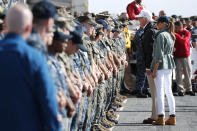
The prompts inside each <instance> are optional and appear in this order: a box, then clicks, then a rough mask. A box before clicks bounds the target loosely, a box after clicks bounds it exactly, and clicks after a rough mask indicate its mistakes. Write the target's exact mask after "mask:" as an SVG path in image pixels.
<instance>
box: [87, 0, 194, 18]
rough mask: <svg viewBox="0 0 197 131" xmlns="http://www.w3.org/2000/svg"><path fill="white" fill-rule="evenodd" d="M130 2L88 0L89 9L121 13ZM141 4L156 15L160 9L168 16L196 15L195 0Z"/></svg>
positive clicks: (122, 0)
mask: <svg viewBox="0 0 197 131" xmlns="http://www.w3.org/2000/svg"><path fill="white" fill-rule="evenodd" d="M130 2H132V0H90V11H91V12H94V13H99V12H102V11H106V10H108V11H109V12H110V13H121V12H125V11H126V6H127V5H128V3H130ZM143 4H144V5H145V6H146V7H147V9H149V10H150V11H152V12H154V13H155V14H156V15H158V13H159V11H160V10H165V11H166V13H167V15H168V16H171V15H172V14H177V15H182V16H183V17H189V16H192V15H197V0H143Z"/></svg>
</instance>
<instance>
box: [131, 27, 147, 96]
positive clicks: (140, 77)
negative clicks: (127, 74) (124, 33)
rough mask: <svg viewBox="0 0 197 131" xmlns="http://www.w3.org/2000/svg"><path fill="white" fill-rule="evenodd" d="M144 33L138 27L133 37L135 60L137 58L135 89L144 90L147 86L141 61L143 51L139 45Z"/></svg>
mask: <svg viewBox="0 0 197 131" xmlns="http://www.w3.org/2000/svg"><path fill="white" fill-rule="evenodd" d="M143 33H144V31H143V28H140V29H139V30H138V31H137V32H136V34H135V37H134V42H135V45H136V60H137V72H136V91H137V92H146V91H147V88H148V81H147V77H146V73H145V69H146V67H145V65H144V62H143V51H142V45H141V36H142V34H143Z"/></svg>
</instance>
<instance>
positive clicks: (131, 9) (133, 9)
mask: <svg viewBox="0 0 197 131" xmlns="http://www.w3.org/2000/svg"><path fill="white" fill-rule="evenodd" d="M143 9H144V6H143V5H138V4H136V2H135V1H133V2H131V3H130V4H129V5H128V6H127V13H128V15H129V19H130V20H137V18H136V17H135V16H136V15H139V14H140V12H141V10H143Z"/></svg>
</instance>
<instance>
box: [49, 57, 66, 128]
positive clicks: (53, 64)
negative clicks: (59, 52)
mask: <svg viewBox="0 0 197 131" xmlns="http://www.w3.org/2000/svg"><path fill="white" fill-rule="evenodd" d="M48 65H49V68H50V71H51V74H52V78H53V80H54V82H55V85H56V88H57V89H58V91H61V88H62V89H63V91H64V93H65V94H66V96H67V97H70V96H69V92H68V88H67V83H66V76H65V75H64V74H63V72H62V71H61V70H62V69H61V65H60V63H59V62H58V60H57V59H56V58H55V56H51V55H50V56H49V60H48ZM60 114H61V115H62V118H63V120H62V131H65V130H66V129H67V125H66V120H67V110H66V109H64V110H62V111H60Z"/></svg>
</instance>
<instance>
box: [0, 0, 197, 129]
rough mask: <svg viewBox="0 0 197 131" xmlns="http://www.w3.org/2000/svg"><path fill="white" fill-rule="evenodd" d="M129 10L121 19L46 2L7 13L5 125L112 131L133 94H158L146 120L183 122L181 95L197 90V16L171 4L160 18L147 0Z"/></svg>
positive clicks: (0, 78) (0, 33) (0, 55)
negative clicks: (173, 10)
mask: <svg viewBox="0 0 197 131" xmlns="http://www.w3.org/2000/svg"><path fill="white" fill-rule="evenodd" d="M126 9H127V13H122V14H121V15H120V16H118V17H112V16H111V15H110V14H109V13H108V12H107V11H106V12H102V13H99V14H94V13H88V12H86V13H74V14H71V12H69V10H68V9H67V8H66V7H63V6H55V5H53V4H52V3H50V2H49V1H46V0H43V1H40V2H36V3H32V2H31V3H27V4H22V3H18V4H16V5H14V6H13V7H11V8H10V9H4V10H3V11H1V13H0V39H1V41H0V61H1V64H0V87H1V92H0V102H1V107H0V116H1V117H0V123H1V127H0V128H1V130H5V131H12V130H17V131H90V130H91V131H109V130H110V128H112V127H113V126H115V125H116V124H118V113H117V110H119V109H120V108H121V107H123V106H124V103H125V101H126V99H127V96H126V95H128V94H129V95H136V97H137V98H148V97H151V98H152V113H151V116H150V117H149V118H147V119H144V120H143V123H144V124H153V125H176V110H175V107H176V106H175V99H174V95H176V96H184V95H185V94H187V95H191V96H195V92H196V89H195V88H194V84H195V81H192V69H191V59H190V55H191V52H190V50H191V48H197V17H196V16H193V17H191V18H181V17H178V16H176V15H173V16H171V17H168V16H167V14H166V13H165V11H164V10H162V11H160V13H159V15H158V17H157V16H155V14H154V13H151V12H150V11H149V10H148V9H147V8H146V7H145V6H144V5H143V4H142V0H134V1H133V2H132V3H130V4H129V5H128V6H127V8H126ZM133 21H138V23H139V27H137V28H135V27H134V30H133V31H134V34H132V33H130V31H129V27H130V26H131V27H133V26H134V24H133V23H132V22H133ZM134 56H135V58H136V60H137V63H136V71H135V72H136V73H134V74H135V77H136V80H134V78H133V77H132V73H133V70H134V69H132V66H131V65H130V60H131V57H132V58H133V57H134ZM173 71H175V73H173ZM195 73H196V74H197V71H196V72H195ZM183 75H184V80H183V77H182V76H183ZM173 78H175V80H174V79H173ZM196 81H197V76H196ZM174 83H176V86H174ZM175 87H176V88H175ZM165 95H166V98H167V101H168V106H169V118H168V119H167V120H165ZM131 108H132V107H131ZM146 108H149V107H146ZM10 123H12V124H11V125H10Z"/></svg>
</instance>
